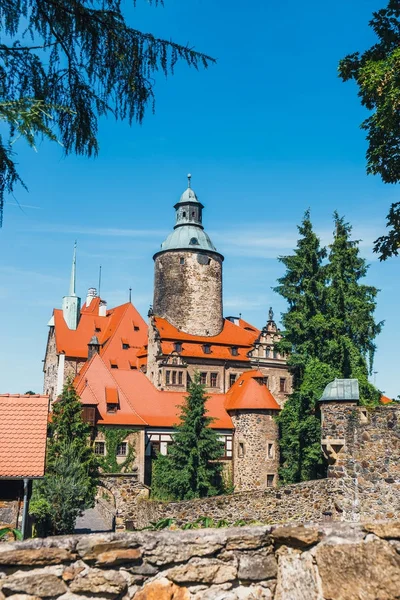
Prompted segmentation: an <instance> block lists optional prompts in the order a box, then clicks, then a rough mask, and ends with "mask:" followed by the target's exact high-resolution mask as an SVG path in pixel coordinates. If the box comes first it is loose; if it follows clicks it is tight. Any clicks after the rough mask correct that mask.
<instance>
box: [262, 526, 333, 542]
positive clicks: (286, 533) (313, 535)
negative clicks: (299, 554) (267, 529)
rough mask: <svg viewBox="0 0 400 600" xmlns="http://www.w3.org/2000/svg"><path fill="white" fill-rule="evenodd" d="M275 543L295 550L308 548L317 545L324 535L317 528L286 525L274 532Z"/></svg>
mask: <svg viewBox="0 0 400 600" xmlns="http://www.w3.org/2000/svg"><path fill="white" fill-rule="evenodd" d="M271 535H272V538H273V539H274V541H275V542H277V543H278V544H281V545H285V546H291V547H293V548H307V547H309V546H312V545H314V544H317V543H318V542H319V541H320V540H321V539H322V533H321V532H320V531H319V530H318V528H317V527H309V526H308V527H305V526H304V525H285V526H282V527H277V528H276V529H273V531H272V534H271Z"/></svg>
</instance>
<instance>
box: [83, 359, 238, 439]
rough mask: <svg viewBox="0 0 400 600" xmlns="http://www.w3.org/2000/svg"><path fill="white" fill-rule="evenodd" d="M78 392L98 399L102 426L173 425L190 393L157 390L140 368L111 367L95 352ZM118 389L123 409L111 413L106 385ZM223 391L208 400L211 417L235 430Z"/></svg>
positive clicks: (217, 425)
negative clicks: (225, 403)
mask: <svg viewBox="0 0 400 600" xmlns="http://www.w3.org/2000/svg"><path fill="white" fill-rule="evenodd" d="M75 386H76V389H77V393H78V395H79V396H80V398H81V401H82V403H83V404H87V403H91V402H92V399H93V397H95V398H96V400H97V401H98V406H97V410H98V412H99V417H100V419H99V421H98V422H99V424H100V425H103V424H104V425H113V424H114V425H138V426H146V425H147V426H150V427H173V426H174V425H177V423H178V421H179V413H180V410H179V409H180V406H182V404H183V402H184V400H185V397H186V395H187V394H186V392H164V391H160V390H157V389H156V388H155V387H154V386H153V384H152V383H151V382H150V381H149V379H148V378H147V377H146V375H145V374H144V373H142V372H141V371H139V370H137V369H134V370H132V369H130V370H125V369H112V370H111V369H110V368H109V367H108V366H107V364H106V363H105V362H104V361H103V359H102V358H101V357H100V356H99V355H98V354H96V355H94V356H93V357H92V359H91V360H90V361H89V363H88V365H87V367H86V369H85V372H84V373H83V374H82V372H81V373H80V374H79V375H78V377H77V379H76V380H75ZM108 387H114V388H117V390H118V397H119V410H118V411H117V412H116V413H107V402H106V388H108ZM224 398H225V396H224V395H223V394H211V395H210V397H209V399H208V400H207V404H206V407H207V410H208V413H209V416H211V417H213V418H214V419H215V421H214V422H213V424H212V427H214V428H216V429H232V428H233V425H232V421H231V418H230V417H229V415H228V413H227V412H226V410H225V408H224Z"/></svg>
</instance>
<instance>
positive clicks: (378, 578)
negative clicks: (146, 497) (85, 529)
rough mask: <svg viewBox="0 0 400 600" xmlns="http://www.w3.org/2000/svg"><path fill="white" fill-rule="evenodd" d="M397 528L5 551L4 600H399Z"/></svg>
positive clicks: (248, 532)
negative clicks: (95, 599)
mask: <svg viewBox="0 0 400 600" xmlns="http://www.w3.org/2000/svg"><path fill="white" fill-rule="evenodd" d="M399 549H400V522H387V521H386V522H373V523H366V524H363V525H360V524H349V523H346V524H338V523H335V524H325V525H323V526H321V525H318V526H316V525H312V524H311V525H306V526H304V525H282V526H279V525H278V526H276V527H269V526H267V527H252V528H250V527H242V528H233V529H213V530H212V529H204V530H201V531H167V532H157V533H149V532H136V533H130V534H97V535H87V536H68V537H53V538H47V539H44V540H41V539H36V540H29V541H26V542H17V543H12V544H0V599H1V600H5V598H7V599H9V600H41V599H43V600H47V599H49V600H50V599H54V600H55V599H62V600H79V599H82V600H83V599H84V598H86V599H88V598H92V599H94V598H97V599H98V600H106V599H108V600H131V599H135V600H256V599H259V600H260V599H265V600H377V599H379V600H395V599H398V598H400V553H399Z"/></svg>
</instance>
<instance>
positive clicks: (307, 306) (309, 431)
mask: <svg viewBox="0 0 400 600" xmlns="http://www.w3.org/2000/svg"><path fill="white" fill-rule="evenodd" d="M334 224H335V230H334V240H333V243H332V245H331V246H330V252H329V256H328V254H327V250H326V249H325V248H322V247H321V245H320V241H319V239H318V237H317V236H316V234H315V232H314V231H313V228H312V224H311V220H310V214H309V211H307V212H306V213H305V216H304V220H303V222H302V225H301V226H300V227H299V228H298V229H299V233H300V238H299V240H298V243H297V247H296V249H295V251H294V254H293V255H291V256H284V257H281V258H280V260H281V262H282V263H283V264H284V265H285V266H286V273H285V275H284V276H283V277H281V278H280V279H279V280H278V284H279V285H278V286H277V287H276V288H275V290H276V291H277V292H278V293H279V294H280V295H281V296H283V298H285V299H286V300H287V303H288V309H287V311H286V313H284V314H283V317H282V323H283V326H284V331H283V340H282V341H281V342H280V344H279V345H280V348H281V350H283V351H285V352H287V353H289V359H288V363H289V366H290V368H291V370H292V372H293V376H294V377H293V388H294V389H293V393H292V394H291V395H290V397H289V399H288V400H287V402H286V404H285V406H284V408H283V410H282V411H281V413H280V415H279V417H278V422H279V426H280V432H281V440H280V446H281V459H282V467H281V477H282V479H283V481H284V482H285V483H293V482H297V481H303V480H307V479H314V478H317V477H320V476H323V475H324V472H325V463H324V459H323V456H322V453H321V448H320V441H321V431H320V417H319V408H318V400H319V398H320V397H321V395H322V392H323V390H324V388H325V386H326V385H327V384H328V383H329V382H331V381H333V379H335V378H336V377H338V378H357V379H358V380H359V382H360V395H361V402H363V403H365V404H374V403H377V402H378V401H379V392H378V391H377V390H376V389H375V388H374V387H373V386H372V385H371V384H370V383H369V381H368V372H369V369H368V365H370V368H372V360H373V356H374V351H375V344H374V339H375V337H376V336H377V335H378V333H379V332H380V330H381V328H382V323H375V321H374V317H373V313H374V310H375V307H376V295H377V293H378V290H377V289H376V288H374V287H372V286H367V285H364V284H362V283H361V282H360V280H361V279H362V278H363V277H364V276H365V274H366V272H367V268H368V267H367V265H366V262H365V260H364V259H362V258H361V257H360V256H359V248H358V244H359V242H358V241H356V240H352V239H351V227H350V225H349V224H348V223H345V221H344V219H343V218H341V217H339V215H337V214H336V213H335V215H334ZM326 257H328V261H327V262H326V261H325V258H326Z"/></svg>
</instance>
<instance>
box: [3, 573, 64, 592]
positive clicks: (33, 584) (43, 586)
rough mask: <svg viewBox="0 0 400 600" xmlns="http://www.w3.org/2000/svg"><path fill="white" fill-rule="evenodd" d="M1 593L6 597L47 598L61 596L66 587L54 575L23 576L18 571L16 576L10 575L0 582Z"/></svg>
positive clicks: (28, 574)
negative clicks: (23, 595) (17, 595)
mask: <svg viewBox="0 0 400 600" xmlns="http://www.w3.org/2000/svg"><path fill="white" fill-rule="evenodd" d="M0 587H1V591H2V592H3V593H4V594H5V595H6V596H10V595H11V594H13V593H14V594H28V595H32V596H39V597H40V598H47V597H51V596H61V595H62V594H64V592H66V591H67V587H66V585H65V583H64V582H63V581H61V580H60V579H59V578H58V577H56V575H51V574H49V573H44V574H42V575H39V574H30V573H27V574H24V573H23V572H22V571H20V572H19V573H18V574H15V575H10V576H9V577H6V578H5V579H2V580H1V581H0Z"/></svg>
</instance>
